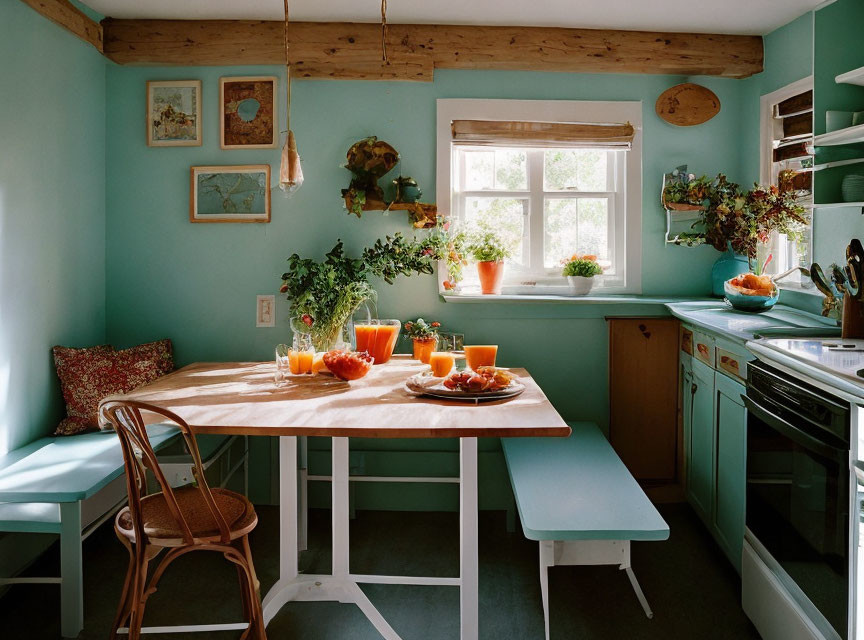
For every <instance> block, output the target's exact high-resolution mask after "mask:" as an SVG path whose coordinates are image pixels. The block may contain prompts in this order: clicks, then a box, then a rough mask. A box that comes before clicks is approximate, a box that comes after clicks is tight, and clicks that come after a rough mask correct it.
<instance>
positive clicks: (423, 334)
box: [402, 318, 441, 340]
mask: <svg viewBox="0 0 864 640" xmlns="http://www.w3.org/2000/svg"><path fill="white" fill-rule="evenodd" d="M402 328H403V329H404V330H405V335H406V336H408V337H409V338H413V339H415V340H431V339H432V338H434V337H436V336H437V335H438V329H440V328H441V323H440V322H426V321H425V320H424V319H423V318H417V319H416V320H408V321H407V322H405V323H404V324H403V325H402Z"/></svg>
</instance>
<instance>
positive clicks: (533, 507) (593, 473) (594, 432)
mask: <svg viewBox="0 0 864 640" xmlns="http://www.w3.org/2000/svg"><path fill="white" fill-rule="evenodd" d="M569 424H570V428H571V429H572V433H571V434H570V436H569V437H567V438H502V439H501V446H502V448H503V449H504V457H505V459H506V461H507V469H508V472H509V474H510V482H511V484H512V486H513V494H514V495H515V497H516V506H517V508H518V511H519V519H520V520H521V522H522V529H523V531H524V532H525V536H526V537H527V538H528V539H529V540H536V541H538V543H539V547H540V591H541V595H542V599H543V616H544V621H545V626H546V640H549V573H548V569H549V567H553V566H556V565H597V564H614V565H618V567H619V568H620V569H623V570H625V571H626V572H627V577H628V578H629V579H630V584H631V585H632V587H633V590H634V591H635V593H636V597H637V598H638V599H639V603H640V604H641V605H642V608H643V609H644V611H645V614H646V615H647V616H648V617H649V618H651V617H653V615H654V614H653V613H652V612H651V608H650V607H649V606H648V602H647V600H646V599H645V595H644V594H643V593H642V589H641V587H640V586H639V583H638V582H637V581H636V576H635V574H634V573H633V570H632V568H631V566H630V541H631V540H666V539H667V538H668V537H669V525H667V524H666V522H665V521H664V520H663V517H662V516H661V515H660V514H659V513H658V512H657V509H656V508H655V507H654V505H653V504H652V503H651V501H650V500H649V499H648V496H646V495H645V492H644V491H642V488H641V487H640V486H639V484H638V483H637V482H636V480H635V479H634V478H633V476H632V475H631V474H630V471H629V470H628V469H627V467H626V466H624V463H623V462H621V459H620V458H619V457H618V454H616V453H615V450H614V449H613V448H612V445H611V444H609V441H608V440H606V438H605V437H604V435H603V433H602V432H601V431H600V429H599V428H598V427H597V425H596V424H594V423H591V422H575V423H569Z"/></svg>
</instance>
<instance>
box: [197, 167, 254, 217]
mask: <svg viewBox="0 0 864 640" xmlns="http://www.w3.org/2000/svg"><path fill="white" fill-rule="evenodd" d="M190 173H191V184H190V194H189V221H190V222H270V165H269V164H249V165H230V166H207V167H192V168H191V171H190Z"/></svg>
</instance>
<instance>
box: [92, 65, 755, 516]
mask: <svg viewBox="0 0 864 640" xmlns="http://www.w3.org/2000/svg"><path fill="white" fill-rule="evenodd" d="M245 74H268V75H278V76H280V78H281V77H284V69H282V68H279V67H250V68H238V67H230V68H228V67H226V68H186V69H184V68H124V67H119V66H115V65H111V66H110V67H109V69H108V74H107V76H108V105H107V107H108V126H107V131H108V143H107V166H108V188H107V207H108V221H107V238H108V252H107V256H108V257H107V259H108V280H107V314H108V335H109V339H110V340H111V342H113V343H116V344H118V345H123V344H131V343H134V342H139V341H144V340H150V339H153V338H157V337H162V336H170V337H171V338H173V339H174V341H175V345H176V350H177V358H178V361H179V363H181V364H184V363H188V362H192V361H195V360H242V359H269V358H270V357H272V352H273V351H272V350H273V346H274V345H275V344H276V343H278V342H281V341H284V340H286V339H287V337H288V335H289V332H288V328H287V325H286V323H285V320H286V312H287V303H282V304H281V305H280V306H279V308H278V311H279V313H280V317H279V318H278V320H277V327H276V328H261V329H256V328H255V325H254V313H253V311H254V304H255V296H256V295H257V294H265V293H274V292H275V291H276V289H277V287H278V285H279V279H278V278H279V275H280V274H281V273H282V272H283V271H284V269H285V259H286V258H287V257H288V256H289V255H290V254H291V253H293V252H295V251H296V252H298V253H300V254H304V255H310V256H316V255H317V256H320V255H322V254H323V253H324V252H325V251H326V250H327V249H329V248H330V247H331V246H332V245H333V244H334V243H335V241H336V239H337V238H342V239H343V240H344V241H345V243H346V245H347V247H348V248H349V250H354V251H356V250H359V248H360V247H362V246H364V245H366V244H369V243H370V242H372V241H373V240H374V239H375V238H378V237H381V236H384V235H385V234H388V233H393V232H394V231H397V230H401V231H403V232H407V231H410V227H409V226H408V224H407V222H406V218H405V217H404V214H397V213H393V214H391V215H388V216H385V215H383V214H380V213H374V212H369V213H365V214H364V216H363V219H362V220H358V219H357V218H356V217H353V216H349V215H347V213H346V212H345V211H344V209H343V208H342V202H341V199H340V194H339V190H340V189H341V188H344V187H346V186H347V183H348V179H349V173H348V172H347V171H346V170H344V169H342V168H341V167H340V164H341V163H342V162H343V161H344V158H345V152H346V150H347V149H348V147H349V146H350V145H351V144H352V143H353V142H354V141H356V140H358V139H360V138H363V137H365V136H369V135H377V136H378V137H379V138H382V139H384V140H387V141H388V142H390V143H391V144H393V145H394V146H395V147H396V148H397V149H398V150H399V151H400V153H401V154H402V158H403V161H402V167H401V170H402V172H403V173H404V174H408V175H412V176H414V177H415V178H416V179H417V180H418V181H419V183H420V185H421V186H422V187H423V188H424V189H425V191H426V194H427V196H431V197H434V185H435V100H436V99H437V98H521V99H568V100H578V99H584V100H642V101H643V103H644V106H643V113H644V153H643V175H644V193H643V196H644V204H643V222H642V226H643V243H642V244H643V256H644V258H643V291H644V292H645V293H650V294H666V295H704V294H706V293H707V292H708V290H709V288H710V286H709V272H710V267H711V264H712V262H713V261H714V260H715V259H716V257H717V254H716V252H715V251H714V250H713V249H710V248H705V247H702V248H697V249H686V248H681V247H667V246H665V245H664V243H663V231H664V224H665V219H664V215H663V212H662V210H661V208H660V206H659V197H660V193H659V192H660V184H661V177H662V174H663V172H664V171H666V170H668V169H669V168H670V167H674V166H677V165H679V164H682V163H689V164H690V166H691V167H693V169H694V170H696V171H699V172H706V173H717V172H719V171H724V172H726V173H728V174H729V175H730V177H732V178H733V179H742V178H743V177H744V176H742V175H741V174H740V171H739V166H738V165H739V157H740V150H739V146H740V145H739V141H738V138H737V136H736V135H735V134H736V131H737V127H738V119H739V114H740V112H741V105H740V100H741V83H740V81H736V80H726V79H718V78H698V79H696V80H697V81H698V82H700V83H703V84H705V85H706V86H708V87H710V88H711V89H712V90H713V91H715V92H716V93H717V94H718V96H719V97H720V99H721V101H722V103H723V108H722V110H721V112H720V114H719V115H718V116H717V117H716V118H714V119H713V120H711V121H710V122H708V123H707V124H705V125H702V126H699V127H693V128H677V127H673V126H671V125H668V124H666V123H664V122H662V121H661V120H660V119H659V118H657V116H656V115H655V113H654V101H655V100H656V98H657V96H659V95H660V93H661V92H662V91H663V90H665V89H666V88H668V87H670V86H672V85H674V84H677V83H679V82H683V81H684V80H685V78H682V77H671V76H632V75H586V74H581V75H580V74H557V73H517V72H494V71H482V72H479V71H438V72H436V77H435V82H434V83H429V84H423V83H399V82H386V83H384V82H349V81H315V80H305V81H302V80H301V81H295V84H294V90H293V104H292V111H291V112H292V128H293V129H294V131H295V133H296V135H297V141H298V145H299V148H300V151H301V155H302V157H303V167H304V173H305V176H306V183H305V185H304V186H303V188H302V189H301V190H300V191H299V193H298V194H297V195H296V196H295V197H294V199H292V200H288V201H286V200H283V199H281V197H279V196H275V197H274V200H273V215H272V222H271V223H270V224H262V225H224V224H219V225H216V224H214V225H206V224H205V225H200V224H199V225H192V224H190V223H189V222H188V219H187V216H188V205H189V167H190V165H197V164H244V163H262V162H269V163H270V164H271V165H272V166H273V170H274V172H275V171H277V170H278V162H279V153H278V151H276V150H272V151H271V150H250V151H233V150H232V151H222V150H220V149H219V141H218V135H219V127H218V83H219V77H220V76H231V75H234V76H237V75H245ZM184 78H185V79H189V78H192V79H201V80H202V81H203V94H204V97H203V108H204V111H203V118H204V123H203V125H204V144H203V146H202V147H200V148H197V147H188V148H168V149H166V148H148V147H147V146H146V143H145V137H144V110H145V83H146V81H147V80H165V79H184ZM280 93H281V91H280ZM283 108H284V105H283ZM379 295H380V300H379V312H380V314H381V315H382V317H397V318H401V319H403V320H405V319H407V318H408V317H411V316H415V317H416V316H423V317H425V318H434V319H438V320H441V321H442V322H443V323H444V324H445V326H446V327H448V328H450V329H453V330H457V331H462V332H464V333H465V334H466V336H467V339H468V340H469V341H473V342H481V343H482V342H496V343H499V344H500V352H499V353H500V359H501V363H502V364H503V365H522V366H526V367H527V368H528V369H529V370H531V371H532V373H533V374H534V375H535V376H536V378H537V379H538V381H539V382H540V384H541V385H542V386H543V388H544V390H546V392H547V394H548V395H549V397H550V399H551V400H552V402H553V403H554V404H555V406H556V407H557V408H558V409H559V411H560V412H561V413H562V414H563V415H564V416H565V417H567V418H572V419H584V420H594V421H597V422H598V423H600V424H601V425H604V427H605V425H606V424H607V422H608V385H607V349H608V342H607V328H606V323H605V321H604V319H603V318H604V317H605V316H606V315H610V314H627V315H633V314H636V315H638V314H644V313H648V314H652V313H661V312H662V310H661V309H660V308H658V307H652V308H644V307H638V308H632V307H628V306H623V305H619V306H609V305H596V306H575V305H543V304H536V303H534V304H532V303H525V304H501V303H482V304H452V303H444V302H442V301H441V299H440V298H439V297H438V295H437V289H436V282H435V279H434V278H433V277H423V278H412V279H410V280H409V279H403V280H400V281H398V282H397V283H396V285H394V286H384V285H382V286H381V287H379ZM313 444H314V443H313ZM255 446H256V447H259V449H258V450H257V451H256V453H255V459H256V461H257V462H256V465H257V466H260V468H261V469H262V472H261V473H260V474H258V475H257V476H256V478H257V480H258V481H257V482H256V483H255V485H254V486H255V490H256V497H259V498H260V497H261V496H262V495H264V493H263V492H266V491H267V489H268V485H267V473H266V470H267V469H268V468H269V467H268V465H269V461H270V459H271V457H270V453H269V448H266V447H269V445H268V444H267V443H266V441H263V440H262V441H256V445H255ZM354 446H355V448H358V447H364V448H368V449H371V450H379V449H381V447H382V446H383V444H382V443H380V442H373V443H361V442H357V443H355V444H354ZM387 446H388V447H391V448H393V447H396V448H402V449H404V448H412V449H424V450H425V449H436V450H438V449H442V448H443V449H446V450H453V449H454V447H455V443H454V442H446V443H442V442H435V443H429V442H415V443H406V442H404V441H403V442H399V443H396V444H392V443H391V444H390V445H387ZM489 446H490V447H491V448H492V450H496V449H497V443H492V444H490V445H489ZM394 459H395V458H394V457H393V456H391V457H390V458H389V460H390V461H391V462H392V461H393V460H394ZM374 460H385V462H382V464H384V465H385V466H389V465H390V464H391V463H390V462H386V460H387V458H386V457H385V458H381V457H380V456H378V457H376V456H374V455H371V454H370V455H369V456H367V463H366V464H367V466H368V465H374V464H375V463H374ZM499 460H500V456H499ZM498 466H499V467H500V465H498ZM368 472H371V471H368ZM384 472H385V473H386V470H385V471H384ZM494 477H495V478H496V480H495V483H494V484H496V486H497V485H500V486H503V487H504V489H503V490H502V493H501V494H500V496H499V497H500V498H501V500H503V499H504V498H505V497H506V495H507V491H508V490H507V489H506V486H507V484H508V483H507V481H506V475H504V474H503V472H500V473H497V474H496V475H494ZM445 490H446V488H445ZM378 491H381V490H380V489H379V490H378ZM384 491H386V489H385V490H384ZM397 491H399V492H401V489H398V490H397ZM423 491H424V492H427V493H428V492H431V491H433V490H427V489H423ZM376 495H380V494H376ZM487 495H488V494H487ZM358 499H359V498H358ZM448 499H449V498H448ZM433 502H435V501H434V500H433ZM361 504H366V503H365V502H363V501H362V500H361ZM435 504H438V502H435ZM453 504H455V503H453Z"/></svg>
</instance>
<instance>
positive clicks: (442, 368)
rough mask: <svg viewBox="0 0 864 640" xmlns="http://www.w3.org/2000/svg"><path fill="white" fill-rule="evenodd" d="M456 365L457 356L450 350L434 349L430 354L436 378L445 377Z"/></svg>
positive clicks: (433, 373) (430, 362) (431, 365)
mask: <svg viewBox="0 0 864 640" xmlns="http://www.w3.org/2000/svg"><path fill="white" fill-rule="evenodd" d="M455 365H456V356H454V355H453V353H451V352H450V351H433V352H432V353H431V354H430V355H429V366H430V367H432V375H433V376H435V377H436V378H444V377H445V376H447V375H448V374H449V373H450V372H451V371H453V367H454V366H455Z"/></svg>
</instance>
